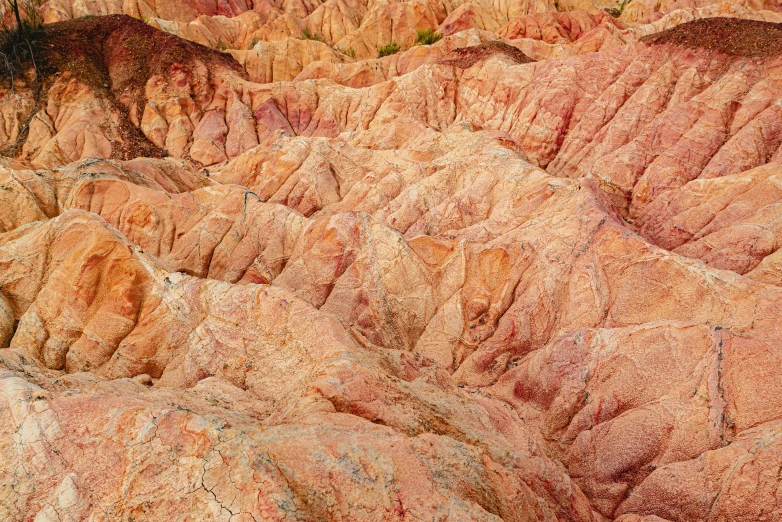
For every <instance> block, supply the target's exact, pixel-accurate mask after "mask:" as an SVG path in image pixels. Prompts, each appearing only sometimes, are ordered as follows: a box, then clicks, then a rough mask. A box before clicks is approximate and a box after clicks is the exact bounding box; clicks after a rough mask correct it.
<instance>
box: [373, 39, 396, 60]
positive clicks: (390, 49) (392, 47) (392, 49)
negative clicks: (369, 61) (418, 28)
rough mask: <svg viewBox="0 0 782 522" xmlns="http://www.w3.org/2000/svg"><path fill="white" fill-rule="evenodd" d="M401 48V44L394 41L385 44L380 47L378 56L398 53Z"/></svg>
mask: <svg viewBox="0 0 782 522" xmlns="http://www.w3.org/2000/svg"><path fill="white" fill-rule="evenodd" d="M401 50H402V48H401V47H399V44H398V43H396V42H395V41H393V42H391V43H390V44H387V45H384V46H383V47H378V48H377V57H378V58H382V57H384V56H391V55H392V54H396V53H398V52H399V51H401Z"/></svg>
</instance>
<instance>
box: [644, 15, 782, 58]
mask: <svg viewBox="0 0 782 522" xmlns="http://www.w3.org/2000/svg"><path fill="white" fill-rule="evenodd" d="M641 41H644V42H646V43H650V44H672V45H677V46H680V47H690V48H702V49H708V50H711V51H718V52H721V53H725V54H730V55H735V56H748V57H755V58H768V57H771V56H779V55H782V24H775V23H770V22H761V21H758V20H742V19H737V18H702V19H700V20H693V21H692V22H688V23H685V24H681V25H678V26H676V27H674V28H672V29H668V30H666V31H662V32H660V33H657V34H652V35H649V36H645V37H643V38H641Z"/></svg>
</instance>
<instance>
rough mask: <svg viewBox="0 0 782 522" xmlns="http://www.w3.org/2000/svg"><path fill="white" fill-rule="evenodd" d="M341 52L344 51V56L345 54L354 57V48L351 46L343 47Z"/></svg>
mask: <svg viewBox="0 0 782 522" xmlns="http://www.w3.org/2000/svg"><path fill="white" fill-rule="evenodd" d="M342 52H343V53H345V56H347V57H349V58H353V59H354V60H355V59H356V50H355V49H353V48H352V47H348V48H347V49H343V50H342Z"/></svg>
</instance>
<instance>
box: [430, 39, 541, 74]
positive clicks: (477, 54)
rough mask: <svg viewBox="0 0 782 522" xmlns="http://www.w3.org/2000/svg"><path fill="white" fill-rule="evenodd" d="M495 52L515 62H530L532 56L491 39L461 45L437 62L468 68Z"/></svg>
mask: <svg viewBox="0 0 782 522" xmlns="http://www.w3.org/2000/svg"><path fill="white" fill-rule="evenodd" d="M495 54H501V55H504V56H508V57H509V58H510V59H511V60H513V61H514V62H516V63H530V62H532V61H533V60H532V58H530V57H529V56H527V55H526V54H524V53H523V52H521V51H520V50H519V49H517V48H516V47H513V46H512V45H508V44H506V43H504V42H500V41H499V40H493V41H490V42H483V43H481V44H478V45H473V46H471V47H461V48H459V49H454V50H453V51H451V52H450V53H448V54H447V55H445V56H444V57H443V58H441V59H440V60H439V61H438V62H437V63H438V64H441V65H451V66H453V67H458V68H460V69H468V68H470V67H472V66H473V65H475V64H476V63H478V62H480V61H483V60H486V59H487V58H489V57H491V56H494V55H495Z"/></svg>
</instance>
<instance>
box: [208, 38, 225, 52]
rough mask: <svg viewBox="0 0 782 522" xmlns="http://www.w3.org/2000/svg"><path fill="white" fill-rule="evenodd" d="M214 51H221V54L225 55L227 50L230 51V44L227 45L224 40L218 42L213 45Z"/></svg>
mask: <svg viewBox="0 0 782 522" xmlns="http://www.w3.org/2000/svg"><path fill="white" fill-rule="evenodd" d="M211 47H212V49H214V50H216V51H220V52H221V53H224V52H225V51H226V50H228V44H226V43H225V42H224V41H223V39H222V38H220V39H218V40H217V43H214V44H212V46H211Z"/></svg>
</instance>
